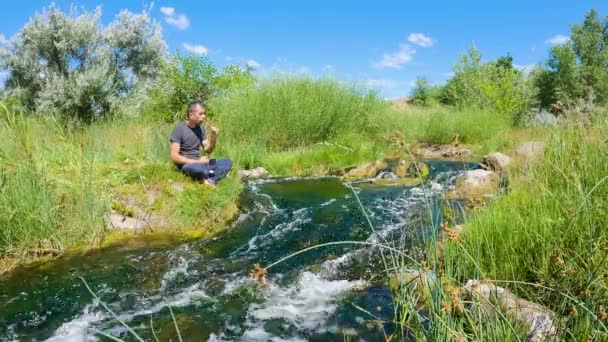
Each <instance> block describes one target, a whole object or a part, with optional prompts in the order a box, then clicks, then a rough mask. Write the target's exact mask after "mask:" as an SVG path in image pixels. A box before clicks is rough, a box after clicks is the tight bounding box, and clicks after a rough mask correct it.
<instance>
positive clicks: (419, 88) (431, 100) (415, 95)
mask: <svg viewBox="0 0 608 342" xmlns="http://www.w3.org/2000/svg"><path fill="white" fill-rule="evenodd" d="M440 91H441V87H439V86H432V85H431V84H430V83H429V81H428V80H427V79H426V77H418V78H417V79H416V84H415V86H414V89H412V93H411V97H412V102H413V103H414V104H415V105H418V106H430V105H433V104H437V102H438V101H437V98H438V97H439V93H440Z"/></svg>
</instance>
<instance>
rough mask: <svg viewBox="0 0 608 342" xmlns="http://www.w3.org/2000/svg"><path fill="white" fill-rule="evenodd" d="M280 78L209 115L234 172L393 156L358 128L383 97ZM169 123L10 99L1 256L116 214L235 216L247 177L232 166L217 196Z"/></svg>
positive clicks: (177, 221) (225, 100) (89, 242)
mask: <svg viewBox="0 0 608 342" xmlns="http://www.w3.org/2000/svg"><path fill="white" fill-rule="evenodd" d="M277 82H278V83H276V84H275V83H274V82H270V81H269V82H267V83H262V84H261V85H260V86H258V87H256V88H251V89H249V90H248V95H247V96H245V97H244V98H241V97H239V96H237V95H230V94H228V95H226V96H225V97H222V98H218V99H216V100H215V102H213V107H212V108H213V113H214V114H215V115H213V114H212V118H211V119H212V121H213V122H214V123H216V124H218V125H219V126H220V128H221V129H222V135H221V137H220V140H219V145H218V148H217V150H216V151H215V153H214V156H215V157H224V156H230V157H231V158H233V159H234V161H235V169H240V168H250V167H255V166H264V167H266V168H267V169H269V170H270V171H271V172H272V174H274V175H312V174H327V173H331V172H334V171H335V170H336V169H339V168H341V167H346V166H351V165H356V164H358V163H361V162H364V161H368V160H373V159H376V158H379V157H381V156H382V155H383V154H384V153H385V152H386V150H387V149H386V148H384V147H383V148H378V147H377V144H376V142H377V140H376V138H377V137H378V136H379V135H378V132H377V131H369V132H367V133H366V134H362V135H360V134H359V133H360V132H361V131H362V130H365V129H366V127H371V126H370V120H369V118H371V117H372V116H374V115H378V114H379V112H382V111H384V110H386V109H387V108H388V105H387V104H386V103H384V101H382V100H380V99H378V98H377V97H375V96H374V95H373V94H366V93H364V92H361V91H359V90H356V89H353V88H349V87H345V86H342V85H339V84H338V83H337V82H335V81H326V80H323V81H313V80H309V79H305V80H297V79H285V80H283V81H277ZM240 94H241V93H239V94H238V95H240ZM240 113H243V117H241V116H239V114H240ZM248 113H254V114H255V115H249V116H247V114H248ZM314 113H317V116H314V117H313V116H312V115H313V114H314ZM287 114H289V115H290V116H289V120H288V121H285V118H284V116H285V115H287ZM353 118H357V119H356V120H354V119H353ZM256 120H259V121H256ZM172 126H173V125H172V124H166V123H156V124H154V123H149V122H146V123H144V122H141V121H138V120H133V119H130V120H119V119H117V120H114V121H106V122H99V123H96V124H91V125H83V124H77V123H68V122H65V121H58V120H56V119H54V118H53V117H52V116H44V115H43V113H39V114H37V115H33V114H29V113H28V114H22V113H18V112H17V111H13V110H10V109H9V108H6V107H4V108H3V110H2V111H1V113H0V135H2V136H3V137H4V138H5V139H3V140H2V141H1V142H0V192H1V196H0V226H2V227H3V229H2V230H1V231H0V259H4V260H7V259H11V260H16V261H17V262H20V261H25V260H31V259H33V258H37V257H40V256H53V255H58V254H61V253H63V252H65V251H67V250H70V249H73V248H82V247H85V248H88V247H91V246H98V245H100V244H103V242H104V239H106V237H107V236H108V233H109V230H108V227H107V220H106V216H107V213H109V212H111V211H112V210H114V211H116V212H118V213H120V214H123V215H125V216H132V217H138V216H141V215H146V216H148V217H152V218H154V226H153V227H149V228H152V230H156V231H159V230H162V231H164V232H166V231H172V232H175V233H176V234H181V235H184V236H190V237H204V236H209V235H210V234H214V233H215V232H217V231H218V229H219V228H221V227H223V226H224V225H225V224H226V222H227V221H229V220H230V219H232V218H233V217H235V215H237V214H238V207H237V204H238V197H239V193H240V191H241V189H242V185H241V183H240V182H239V181H238V180H237V179H236V175H235V174H233V175H232V177H230V178H228V179H226V180H224V181H222V182H220V186H219V189H218V191H213V192H211V191H208V190H205V189H204V188H202V187H201V186H199V185H198V184H196V183H194V182H192V181H190V180H189V179H187V178H186V177H184V176H182V175H181V174H179V173H178V172H176V171H175V168H174V167H173V165H172V164H171V163H170V162H169V160H168V154H169V144H168V136H169V133H170V131H171V129H172ZM271 127H274V130H270V128H271ZM242 129H247V132H248V133H247V134H244V133H243V132H242ZM320 131H322V133H319V132H320ZM360 138H361V139H360ZM148 230H150V229H148ZM115 239H116V234H113V235H112V236H111V240H115ZM106 242H107V241H106ZM11 264H14V263H11ZM3 268H6V266H4V267H3Z"/></svg>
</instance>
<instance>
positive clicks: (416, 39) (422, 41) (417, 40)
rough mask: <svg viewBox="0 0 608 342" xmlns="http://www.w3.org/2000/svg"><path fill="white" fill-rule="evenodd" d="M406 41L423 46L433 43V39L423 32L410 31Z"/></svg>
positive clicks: (429, 45)
mask: <svg viewBox="0 0 608 342" xmlns="http://www.w3.org/2000/svg"><path fill="white" fill-rule="evenodd" d="M407 41H408V42H410V43H412V44H416V45H418V46H422V47H425V48H427V47H431V46H433V44H435V40H433V39H432V38H431V37H429V36H425V35H424V34H423V33H411V34H410V35H409V36H408V37H407Z"/></svg>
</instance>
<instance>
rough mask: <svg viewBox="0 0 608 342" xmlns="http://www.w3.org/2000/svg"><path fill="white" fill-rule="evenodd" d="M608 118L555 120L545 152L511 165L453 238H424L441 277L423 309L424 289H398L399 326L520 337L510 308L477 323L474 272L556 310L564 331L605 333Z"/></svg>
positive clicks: (573, 336)
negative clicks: (501, 186) (503, 186)
mask: <svg viewBox="0 0 608 342" xmlns="http://www.w3.org/2000/svg"><path fill="white" fill-rule="evenodd" d="M607 127H608V126H607V124H606V122H603V123H598V124H596V125H594V126H591V127H581V126H579V125H568V126H566V127H562V128H558V129H554V130H552V131H551V132H550V133H549V136H548V139H547V147H546V150H545V153H544V155H543V156H542V157H541V158H540V159H538V160H537V161H534V162H531V163H526V164H524V163H519V164H518V165H516V166H515V167H514V168H513V169H511V171H510V187H509V189H508V192H507V193H505V194H503V195H501V196H500V197H498V198H497V199H496V200H495V201H492V202H491V203H490V204H489V205H488V206H487V207H486V208H485V209H483V210H481V211H477V212H470V213H469V215H468V217H467V220H466V223H465V228H464V230H463V232H462V233H461V234H460V235H459V236H458V238H450V239H449V240H448V242H446V245H445V246H444V247H443V248H442V249H441V251H440V252H437V248H438V247H437V241H434V240H433V241H429V242H428V244H427V251H428V252H427V258H426V266H424V267H423V268H424V269H427V270H428V269H430V270H432V271H433V272H434V273H435V274H438V275H439V276H440V278H439V281H437V283H436V287H435V289H434V290H433V291H432V292H433V293H434V295H433V296H430V297H428V298H427V307H428V309H429V310H428V312H426V313H425V316H424V317H423V316H421V315H420V313H419V312H417V311H416V309H415V307H416V301H417V299H419V298H420V297H417V296H416V295H415V294H412V292H411V290H410V289H405V288H401V289H400V290H398V292H397V298H398V304H399V309H398V314H397V317H398V319H399V320H401V322H402V323H403V324H404V327H407V328H406V329H408V330H411V331H413V332H414V334H416V335H418V336H419V337H422V336H424V337H425V338H427V339H428V340H455V339H456V340H458V339H460V340H476V341H481V340H526V336H527V334H528V329H529V326H528V325H527V324H522V322H521V321H517V320H516V319H514V317H513V316H511V315H506V314H505V315H504V316H498V315H493V316H492V315H490V316H491V317H484V318H481V320H482V322H483V323H482V324H480V322H479V313H476V312H475V311H474V310H472V309H468V304H470V299H466V296H464V293H465V291H464V289H463V285H464V284H465V283H466V282H467V281H468V280H469V279H479V280H484V281H488V282H490V283H492V284H496V285H497V286H501V287H504V288H507V289H508V290H510V291H512V292H514V293H515V294H516V295H518V296H520V297H521V298H524V299H527V300H531V301H533V302H536V303H540V304H543V305H545V306H547V307H548V308H549V309H551V310H553V311H554V312H555V313H556V316H555V317H554V318H553V320H554V324H555V325H556V330H557V333H558V334H559V336H561V338H562V339H565V340H597V341H603V340H606V339H607V338H608V329H607V324H608V320H607V316H606V311H605V310H606V309H605V308H606V307H607V306H608V302H607V301H606V298H608V263H607V260H608V231H607V230H606V222H608V216H607V213H608V211H607V210H606V209H607V207H608V173H607V170H608V159H606V153H607V152H608V145H607V141H608V139H607V138H608V136H607V135H606V128H607ZM446 223H447V224H448V225H449V226H450V227H451V226H452V225H453V223H452V222H450V221H449V219H447V220H446ZM443 234H446V232H445V231H444V232H443ZM429 298H430V300H429ZM497 309H498V308H497ZM501 309H503V310H504V308H501Z"/></svg>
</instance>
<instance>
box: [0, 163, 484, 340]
mask: <svg viewBox="0 0 608 342" xmlns="http://www.w3.org/2000/svg"><path fill="white" fill-rule="evenodd" d="M426 162H427V164H428V165H429V166H430V167H431V173H430V174H429V176H428V177H427V179H426V180H425V182H424V183H423V184H422V185H420V186H416V187H408V186H379V185H375V184H370V183H366V182H361V183H356V184H352V189H351V188H350V187H349V186H348V184H345V183H342V182H341V181H340V180H339V179H338V178H332V177H327V178H271V179H263V180H253V181H249V182H248V183H247V184H246V189H245V191H244V192H243V195H242V198H241V203H240V207H241V214H240V217H239V218H238V220H236V221H235V222H234V223H233V224H232V225H231V227H230V229H227V230H226V231H225V232H224V233H223V234H220V235H219V236H217V237H215V238H213V239H209V240H200V241H194V242H189V243H186V244H183V243H182V244H178V245H173V246H163V247H152V246H146V245H145V244H143V247H138V248H121V247H120V246H117V247H113V248H108V249H103V250H97V251H91V252H89V253H87V254H86V255H84V256H83V255H77V256H75V255H69V254H68V255H65V256H63V257H60V258H58V259H56V260H53V261H51V262H47V263H44V264H41V265H37V266H28V267H21V268H19V269H16V270H15V271H13V272H11V273H9V274H6V275H4V276H2V277H0V341H5V340H8V341H15V340H16V341H32V340H35V341H44V340H47V341H99V340H102V341H103V340H111V339H110V338H108V337H105V336H104V335H103V334H106V335H110V336H113V337H116V338H119V339H121V340H127V341H135V340H137V339H136V338H135V337H134V336H133V335H132V334H131V333H130V332H129V330H128V329H127V328H126V327H125V326H124V325H122V324H121V323H120V322H119V320H120V321H123V322H125V323H126V324H127V325H128V326H129V327H130V328H131V329H132V330H133V331H135V332H136V333H137V334H138V335H140V336H141V337H142V338H143V339H144V340H146V341H151V340H154V339H155V336H154V334H155V335H156V337H157V338H158V339H159V340H160V341H169V340H173V341H178V335H177V332H176V328H175V324H174V321H173V317H174V318H175V322H176V323H177V327H178V328H179V332H180V334H181V336H182V337H183V340H184V341H234V340H237V341H241V340H243V341H334V340H335V341H344V340H365V341H382V340H384V339H385V337H384V336H385V334H387V335H388V334H391V333H392V332H394V329H395V326H393V325H392V324H391V323H389V322H390V321H391V320H392V318H393V316H394V310H393V304H392V296H391V291H390V290H389V289H388V287H387V283H388V281H387V277H386V272H385V266H384V263H383V262H382V258H381V254H383V253H381V251H380V248H379V247H377V246H373V244H374V243H385V244H390V245H391V246H395V247H396V248H399V249H400V250H402V251H404V252H406V253H408V254H409V255H411V256H412V257H414V258H416V257H419V256H420V253H421V249H420V248H419V246H420V244H419V243H417V241H420V239H422V238H423V237H428V236H432V234H436V233H437V229H436V228H434V227H437V226H438V224H437V223H438V222H440V220H441V210H439V205H438V202H439V201H438V196H439V195H440V194H441V193H444V192H446V191H448V190H450V188H452V187H453V184H454V179H455V177H456V176H458V175H459V174H461V173H462V172H463V171H464V170H467V169H472V168H475V166H476V164H473V163H463V162H450V161H426ZM355 193H356V194H357V196H355ZM359 201H360V203H359ZM361 206H362V207H363V208H365V211H366V212H367V213H368V214H369V215H368V217H369V219H370V221H371V224H372V225H373V230H372V228H371V227H370V224H369V223H368V221H367V218H366V215H364V211H363V210H362V209H361ZM335 241H360V242H365V243H368V245H365V244H346V243H344V244H334V245H328V246H325V247H321V248H315V249H311V250H309V251H306V252H304V253H301V254H298V255H296V256H294V257H292V258H289V259H286V260H285V261H283V262H280V263H278V264H276V265H275V266H273V267H271V268H270V269H268V273H267V275H266V284H265V285H264V286H259V285H257V284H256V283H255V282H254V281H252V280H251V279H250V278H249V273H250V271H251V269H252V268H253V267H254V265H255V264H260V265H262V266H267V265H270V264H272V263H274V262H276V261H278V260H280V259H281V258H283V257H286V256H288V255H290V254H291V253H294V252H297V251H300V250H302V249H305V248H308V247H311V246H315V245H318V244H322V243H328V242H335ZM388 254H390V253H388V252H385V253H384V255H385V256H387V257H388ZM401 263H403V261H402V262H401ZM80 277H82V278H83V279H85V280H86V282H87V283H88V284H89V286H90V287H91V289H92V290H93V291H94V292H95V293H96V294H97V295H98V296H99V298H100V299H101V301H102V302H103V303H102V302H100V301H99V300H97V299H95V298H94V297H93V296H92V295H91V293H90V292H89V291H88V290H87V288H86V287H85V285H84V283H83V281H82V280H81V278H80ZM103 304H106V305H107V306H108V307H109V308H110V309H111V310H112V311H113V312H114V314H115V316H113V315H112V314H110V313H109V312H108V311H107V310H106V309H105V308H104V306H103ZM169 306H170V307H171V311H172V312H171V311H170V309H169ZM379 321H385V322H384V323H378V322H379ZM152 327H153V330H152ZM153 331H154V334H153ZM99 332H102V333H103V334H102V333H99Z"/></svg>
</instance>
